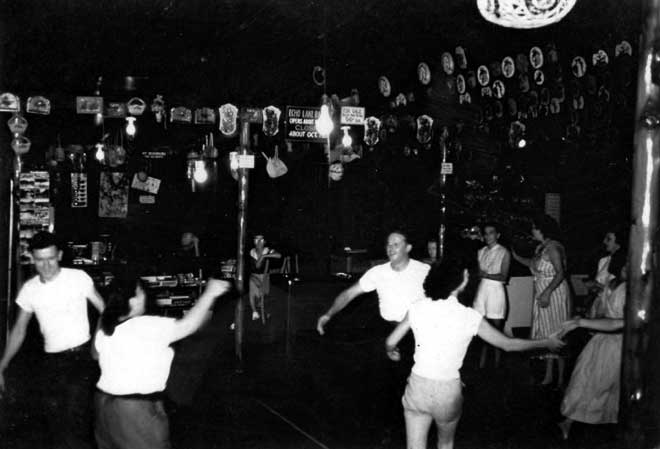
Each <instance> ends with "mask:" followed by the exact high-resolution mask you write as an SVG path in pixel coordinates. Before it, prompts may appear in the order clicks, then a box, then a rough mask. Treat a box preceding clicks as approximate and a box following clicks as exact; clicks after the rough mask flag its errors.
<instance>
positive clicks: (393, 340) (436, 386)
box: [385, 254, 564, 449]
mask: <svg viewBox="0 0 660 449" xmlns="http://www.w3.org/2000/svg"><path fill="white" fill-rule="evenodd" d="M474 259H475V258H474V255H473V254H465V255H463V254H461V255H458V256H455V255H448V256H447V257H445V258H443V260H442V261H441V262H440V263H437V264H434V265H433V266H432V267H431V270H430V272H429V274H428V276H427V277H426V280H425V281H424V292H425V293H426V296H427V298H426V299H424V300H420V301H417V302H415V303H413V304H412V305H411V306H410V309H409V311H408V314H407V315H406V318H405V319H404V320H403V321H402V322H401V323H400V324H399V325H398V326H397V327H396V328H395V329H394V331H393V332H392V333H391V334H390V335H389V337H388V338H387V340H386V343H385V347H386V351H387V355H388V357H389V358H390V359H392V360H394V361H398V360H400V359H401V356H400V354H399V350H398V348H397V345H398V343H399V342H400V341H401V339H402V338H403V337H404V336H405V335H406V334H407V333H408V331H409V330H410V329H412V331H413V334H414V337H415V364H414V366H413V368H412V371H411V373H410V377H408V384H407V386H406V391H405V393H404V395H403V398H402V403H403V407H404V418H405V421H406V439H407V448H408V449H420V448H426V441H427V436H428V431H429V429H430V427H431V423H432V422H433V421H435V423H436V426H437V427H438V448H439V449H451V448H453V446H454V432H455V430H456V426H457V424H458V420H459V418H460V417H461V411H462V407H463V395H462V391H461V389H462V387H461V379H460V374H459V369H460V367H461V366H462V364H463V359H464V358H465V353H466V352H467V348H468V345H469V344H470V341H471V340H472V338H473V337H474V336H475V335H479V337H481V338H482V339H483V340H485V341H486V342H488V343H490V344H492V345H494V346H497V347H498V348H500V349H503V350H505V351H524V350H529V349H541V348H548V349H551V350H557V349H559V348H561V347H562V346H563V345H564V343H563V342H562V341H561V340H559V339H558V338H557V337H556V336H549V337H548V338H545V339H543V340H524V339H519V338H509V337H507V336H506V335H504V334H502V333H501V332H500V331H498V330H497V329H495V328H494V327H493V326H492V325H491V324H489V323H488V321H487V320H485V319H484V318H483V316H482V315H481V314H479V312H477V311H476V310H474V309H472V308H470V307H466V306H465V305H463V304H461V303H459V302H458V299H457V298H458V296H460V295H461V293H463V292H464V291H465V290H466V287H467V285H468V282H469V281H470V280H472V281H475V280H478V276H475V273H478V271H477V268H476V261H475V260H474Z"/></svg>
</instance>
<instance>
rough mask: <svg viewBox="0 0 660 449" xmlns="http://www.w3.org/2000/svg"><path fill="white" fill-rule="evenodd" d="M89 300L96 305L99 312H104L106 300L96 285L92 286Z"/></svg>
mask: <svg viewBox="0 0 660 449" xmlns="http://www.w3.org/2000/svg"><path fill="white" fill-rule="evenodd" d="M87 300H88V301H89V302H90V303H91V304H92V305H93V306H94V308H95V309H96V310H98V311H99V313H103V310H104V309H105V302H104V301H103V297H101V295H100V294H99V292H98V291H97V290H96V288H95V287H92V291H91V292H90V293H89V295H88V296H87Z"/></svg>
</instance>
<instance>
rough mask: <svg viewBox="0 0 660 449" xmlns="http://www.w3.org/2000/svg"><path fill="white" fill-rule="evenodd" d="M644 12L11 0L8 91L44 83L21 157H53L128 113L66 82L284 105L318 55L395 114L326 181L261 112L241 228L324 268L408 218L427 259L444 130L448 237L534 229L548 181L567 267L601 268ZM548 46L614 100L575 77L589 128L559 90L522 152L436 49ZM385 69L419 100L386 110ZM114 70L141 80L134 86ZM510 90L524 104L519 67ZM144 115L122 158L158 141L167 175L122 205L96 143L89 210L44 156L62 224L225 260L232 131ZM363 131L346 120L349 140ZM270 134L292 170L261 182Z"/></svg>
mask: <svg viewBox="0 0 660 449" xmlns="http://www.w3.org/2000/svg"><path fill="white" fill-rule="evenodd" d="M640 9H641V8H640V5H639V2H634V1H624V2H617V1H606V2H596V1H594V0H582V1H580V2H578V4H577V5H576V6H575V8H574V10H573V11H572V12H571V13H570V14H569V15H568V16H567V17H566V18H565V19H564V20H563V21H562V22H560V23H559V24H556V25H551V26H548V27H545V28H542V29H537V30H511V29H505V28H501V27H498V26H495V25H492V24H489V23H488V22H486V21H485V20H483V19H482V18H481V16H480V15H479V13H478V11H477V8H476V2H471V1H459V0H451V1H443V2H438V1H425V0H418V1H409V2H400V1H392V0H389V1H388V0H386V1H364V2H349V1H339V0H332V1H326V2H315V1H287V0H280V1H265V2H257V1H234V0H231V1H214V2H211V1H202V0H195V1H187V2H179V1H114V2H109V1H100V2H93V3H91V2H84V1H70V0H69V1H52V2H47V3H43V2H37V1H24V2H20V3H13V2H4V3H3V5H2V10H1V11H0V12H2V18H3V27H2V35H1V38H2V44H3V49H4V52H3V61H2V69H1V70H2V89H3V90H5V91H11V92H14V93H16V94H18V95H20V96H21V98H22V99H23V100H25V99H26V98H27V97H28V96H30V95H38V94H41V95H45V96H47V97H48V98H50V99H51V102H52V105H53V111H52V113H51V115H50V116H36V115H28V116H27V118H28V120H29V123H30V125H29V128H28V132H27V135H28V137H29V138H30V139H31V140H32V142H33V146H32V149H31V151H30V153H29V155H28V156H27V158H26V167H27V168H39V167H45V166H47V162H46V157H45V155H46V154H47V152H48V151H49V149H52V148H54V147H55V146H57V145H58V144H61V145H62V146H63V147H65V148H67V147H68V146H69V145H73V144H82V145H86V146H90V148H91V145H93V144H94V143H96V142H98V141H99V139H100V138H101V137H102V136H103V135H108V136H109V137H108V139H109V140H110V141H115V142H116V141H119V140H123V139H124V137H123V136H122V133H123V131H122V130H123V127H124V121H123V119H106V120H105V123H104V126H103V127H99V126H95V125H94V124H93V123H92V117H91V116H84V115H76V114H75V110H74V97H75V96H76V95H92V94H94V92H95V90H97V89H98V90H99V91H100V94H101V95H102V96H103V97H104V98H105V99H106V101H127V100H128V98H130V97H133V96H140V97H142V98H143V99H145V101H146V102H147V104H148V105H149V104H150V103H151V100H152V99H153V98H154V96H155V95H156V94H162V95H164V98H165V101H166V109H169V108H170V107H173V106H179V105H183V106H186V107H189V108H193V109H194V108H196V107H202V106H212V107H217V106H219V105H220V104H223V103H226V102H232V103H234V104H236V105H238V106H256V107H264V106H266V105H271V104H272V105H276V106H278V107H279V108H280V109H282V111H284V109H285V106H286V105H291V104H294V105H318V104H319V101H320V96H321V95H322V94H323V91H324V90H323V87H320V86H317V85H315V84H314V82H313V79H312V69H313V67H314V66H316V65H320V66H323V65H325V67H326V73H327V86H326V91H327V93H328V94H337V96H338V97H339V98H344V97H347V96H348V95H349V94H350V91H351V89H352V88H357V89H358V90H359V93H360V104H361V106H365V107H366V108H367V115H375V116H377V117H381V118H385V117H387V116H388V115H392V116H394V117H395V118H397V119H398V122H399V126H398V128H397V129H396V130H394V132H391V133H387V134H386V135H385V136H384V138H382V139H381V142H380V143H379V144H378V145H377V146H376V147H374V148H373V149H369V148H366V147H364V148H363V150H364V153H363V157H362V159H361V160H357V161H355V162H352V163H350V164H346V165H345V175H344V178H343V180H342V181H339V182H333V183H330V185H329V187H328V182H327V177H326V170H327V165H325V156H324V154H323V152H324V148H323V146H322V145H320V144H307V143H295V144H294V145H293V146H292V151H291V152H287V151H284V149H285V144H284V142H283V137H282V135H283V134H284V133H283V131H284V125H283V124H282V122H280V130H281V131H280V133H279V134H278V135H276V136H275V137H272V138H268V137H266V136H264V135H263V133H261V132H260V129H259V128H260V127H259V126H258V125H253V128H252V130H251V134H253V135H256V136H257V138H256V140H254V139H253V150H254V151H255V154H257V156H258V157H257V167H256V169H255V170H252V172H251V183H250V206H249V207H250V209H249V218H248V223H249V224H248V227H249V230H250V232H252V233H256V232H259V233H265V234H266V236H267V238H268V239H269V240H270V241H271V242H272V243H273V244H275V245H277V246H278V247H281V248H282V249H284V250H289V249H290V250H291V251H297V252H299V253H301V254H303V255H304V256H305V257H306V259H307V261H308V262H309V263H307V264H306V266H307V267H308V268H309V269H312V268H313V269H314V270H320V271H323V270H324V269H325V268H326V263H325V261H326V260H327V256H328V254H329V253H337V252H338V251H339V250H340V249H341V248H343V247H345V246H350V247H353V248H367V249H369V250H370V253H371V255H372V256H373V257H379V256H380V255H381V254H382V249H381V248H382V242H383V237H384V234H385V233H386V232H387V230H388V229H390V228H391V227H393V226H404V227H406V228H409V229H410V230H411V231H412V235H413V238H414V240H415V242H416V243H418V244H417V245H416V249H417V250H419V252H418V254H417V255H418V256H420V257H421V256H423V253H422V252H421V250H422V248H423V247H424V244H423V243H424V240H425V239H427V238H429V237H430V236H432V235H434V234H437V228H438V225H439V220H440V211H439V198H438V196H437V195H433V194H429V193H428V190H429V187H431V186H432V185H433V184H434V183H435V182H437V179H438V167H439V161H440V154H441V151H440V141H439V135H440V130H441V128H442V126H447V127H448V129H449V132H450V137H449V140H448V143H449V150H450V151H449V160H450V161H451V162H454V164H455V173H456V174H455V175H453V176H452V177H450V180H449V185H448V187H447V189H446V193H447V194H448V209H447V211H448V218H447V220H448V228H449V232H450V234H453V235H455V234H458V231H459V230H460V229H461V228H463V227H464V226H469V225H471V224H473V223H479V222H483V221H485V220H487V219H497V220H498V221H500V222H502V223H504V225H505V228H506V229H505V236H506V237H509V241H510V239H511V238H512V237H513V238H516V237H519V236H522V235H525V234H527V232H528V231H527V227H526V221H525V218H526V217H527V216H529V215H530V214H531V213H533V212H535V211H538V210H542V209H543V201H544V195H545V193H546V192H557V193H560V194H561V197H562V220H561V221H562V223H561V224H562V227H563V231H564V239H565V240H566V243H567V248H568V250H569V264H572V265H573V266H574V269H576V270H579V269H583V268H584V267H590V266H591V265H593V261H594V258H595V256H596V254H595V253H596V252H597V249H596V248H598V247H599V242H600V240H601V238H602V235H601V234H602V232H603V231H604V229H605V226H606V225H607V224H609V223H611V222H615V223H619V222H625V220H626V218H627V216H628V211H629V206H628V204H629V188H628V186H629V179H630V172H629V165H630V164H629V158H630V155H631V153H632V151H631V150H632V124H633V107H634V106H633V103H634V87H635V86H634V83H633V82H632V81H633V79H634V78H635V73H636V68H635V67H636V58H637V53H636V47H637V40H638V37H639V30H640V25H641V20H640V16H641V14H640ZM622 39H626V40H628V41H629V42H630V43H631V44H632V47H633V57H632V58H628V59H626V60H625V61H624V60H617V61H615V58H614V47H615V45H616V44H617V43H618V42H620V41H621V40H622ZM549 44H554V45H555V46H556V48H557V50H558V53H559V59H560V64H559V65H560V66H561V67H562V68H563V80H562V82H563V85H565V87H566V89H567V91H568V90H569V83H570V82H571V81H573V80H574V79H573V76H572V75H571V74H570V61H571V59H572V58H573V57H574V56H576V55H582V56H584V57H585V59H586V60H587V62H588V66H589V69H588V74H589V75H593V77H594V80H595V82H596V83H597V85H598V87H600V86H605V87H607V88H608V90H609V92H610V93H611V101H609V102H608V103H607V104H603V102H601V101H599V100H598V98H596V97H595V96H593V98H591V97H590V96H589V94H588V93H587V92H586V89H587V83H588V80H587V79H586V78H587V77H585V78H582V79H580V80H577V81H578V84H579V87H580V88H581V89H582V90H583V93H584V94H585V103H586V105H585V109H584V110H583V111H581V112H580V117H579V118H578V119H577V120H578V121H579V125H580V128H581V134H580V135H579V136H577V137H574V138H570V139H567V137H570V136H568V133H567V125H568V124H570V123H571V121H572V120H574V117H573V116H572V115H571V114H570V112H569V110H568V109H569V108H567V107H566V105H564V107H563V110H562V112H561V113H560V114H558V115H549V116H548V117H544V118H537V119H532V118H529V119H527V120H523V121H524V122H525V123H526V125H527V127H528V137H529V139H528V140H530V144H529V145H528V147H527V148H525V149H523V150H516V149H513V148H511V147H510V146H509V145H508V143H507V131H508V124H509V122H510V121H511V120H510V119H509V118H508V117H506V114H505V117H504V118H503V119H499V120H498V119H493V120H484V119H483V116H484V112H485V111H486V110H487V109H488V108H489V107H492V102H491V101H490V100H487V99H480V98H479V95H478V94H477V93H476V92H473V99H474V101H473V104H472V105H461V104H459V103H458V99H457V95H456V93H455V89H454V87H453V81H454V80H453V78H451V77H447V76H445V75H444V74H443V73H442V71H441V69H440V67H439V62H440V55H441V54H442V52H444V51H449V52H451V53H453V49H454V48H455V47H456V46H457V45H461V46H462V47H464V48H465V51H466V54H467V58H468V68H469V69H471V70H476V67H477V66H478V65H480V64H487V65H488V64H490V63H491V62H496V61H497V62H499V61H501V60H502V58H503V57H504V56H507V55H510V56H513V57H514V58H515V55H516V54H518V53H522V54H525V55H526V54H528V52H529V48H531V47H532V46H534V45H538V46H539V47H541V48H542V49H543V50H544V51H545V49H546V47H547V45H549ZM600 48H603V49H605V50H606V51H607V53H608V54H609V56H610V61H611V63H610V66H609V67H608V68H607V69H606V70H603V71H597V70H596V69H595V68H593V67H592V66H591V64H590V59H591V57H590V55H591V54H592V53H594V52H595V51H597V50H598V49H600ZM420 61H426V62H427V63H428V64H429V66H430V67H431V70H432V74H433V78H432V82H431V84H430V85H429V86H428V87H424V86H421V85H420V84H419V82H417V80H416V66H417V64H418V63H419V62H420ZM615 62H616V63H615ZM546 66H547V63H546ZM544 69H545V67H544ZM380 75H387V76H388V77H389V79H390V81H391V82H392V87H393V95H392V97H394V96H395V95H396V94H398V93H400V92H401V93H404V94H409V93H413V94H414V95H415V101H414V102H411V103H409V104H407V105H406V106H399V107H393V106H392V105H391V104H390V102H391V100H392V98H389V99H385V98H383V97H382V96H381V95H380V94H379V93H378V90H377V79H378V77H379V76H380ZM126 76H132V77H134V84H133V85H132V86H131V87H130V90H129V89H127V87H128V86H127V84H126V81H125V77H126ZM99 77H102V81H101V82H100V83H99ZM546 77H547V78H548V81H547V86H548V87H549V88H552V87H553V86H554V85H555V84H556V81H557V80H555V79H552V78H551V76H550V73H549V72H548V73H547V74H546ZM553 83H555V84H553ZM537 90H538V89H537ZM507 91H508V92H509V93H508V94H507V96H512V97H515V98H517V99H518V101H519V102H520V101H522V96H520V95H521V93H520V92H518V91H517V87H516V85H515V84H514V83H513V82H510V83H509V84H507ZM567 95H568V93H567ZM505 107H506V105H505ZM424 113H425V114H429V115H430V116H432V117H433V118H434V120H435V123H434V138H433V140H432V143H431V145H430V147H429V148H424V147H423V146H421V145H419V144H418V143H417V141H416V140H415V139H414V128H411V127H410V125H409V124H410V123H411V121H413V120H414V117H416V116H418V115H420V114H424ZM2 115H3V116H6V118H9V115H8V114H6V113H4V114H2ZM137 123H138V136H137V137H136V139H135V140H134V141H132V142H129V141H127V140H123V143H124V145H125V146H126V148H127V150H128V151H129V158H128V162H127V163H126V164H125V166H122V167H120V168H118V169H117V170H120V171H126V172H128V173H129V174H132V173H134V172H135V171H136V170H137V169H139V168H143V167H144V166H145V161H144V160H143V159H142V158H141V156H140V154H141V152H142V151H149V150H152V149H154V148H165V149H166V150H167V152H168V157H167V158H166V159H164V160H160V161H152V162H151V163H149V165H148V166H147V168H148V170H147V171H148V172H149V174H150V175H152V176H155V177H160V178H162V179H163V185H162V187H161V192H160V193H159V194H158V196H157V202H156V205H154V206H144V205H139V204H137V198H136V195H134V194H135V191H131V195H132V196H131V205H130V206H129V214H128V217H127V218H126V219H99V218H98V216H97V204H96V201H97V196H96V192H95V190H94V189H95V188H96V186H97V185H98V182H97V178H98V172H99V170H104V169H107V167H100V166H98V164H96V162H95V161H94V160H93V152H91V150H88V154H87V156H88V160H87V163H86V164H85V167H84V171H87V172H88V173H89V175H90V180H89V185H90V204H89V207H88V208H87V209H83V210H72V209H71V208H69V207H68V206H67V205H68V203H69V197H68V191H69V187H68V184H67V182H68V179H69V177H68V172H69V171H71V170H72V169H74V168H72V167H70V166H67V165H66V164H60V165H59V166H57V167H56V168H51V169H52V171H53V174H54V177H53V184H54V188H55V189H54V192H53V201H54V202H55V203H56V204H57V205H58V207H57V217H56V228H57V231H58V232H59V233H61V234H63V235H64V236H65V237H66V238H67V239H74V240H80V241H87V240H90V239H93V238H95V237H96V236H97V235H98V234H100V233H104V232H111V233H112V234H113V237H114V238H115V239H117V240H119V241H124V242H132V243H128V246H132V249H133V250H134V252H135V254H142V255H144V254H150V252H152V251H153V252H159V251H162V248H164V247H169V246H174V245H175V244H176V241H177V240H178V236H179V234H180V232H181V231H182V230H183V229H187V228H191V229H194V230H195V231H196V232H197V233H198V234H200V236H201V237H202V240H203V250H204V251H205V252H206V253H207V254H211V255H221V256H231V255H232V254H233V253H234V251H235V241H236V237H235V234H236V231H235V222H236V197H237V193H236V184H235V182H234V181H233V179H232V178H231V177H230V176H229V171H228V170H227V154H228V152H229V151H232V150H234V149H235V148H236V146H237V145H238V138H237V137H234V138H224V137H222V136H221V134H220V133H219V132H218V131H217V128H215V127H212V126H201V125H177V124H171V123H168V126H167V129H165V128H164V127H163V126H162V125H161V124H158V123H156V122H155V120H154V117H153V116H152V115H151V114H150V113H146V114H145V115H144V116H143V117H140V118H139V120H138V122H137ZM212 131H215V138H216V140H215V143H216V147H217V148H218V149H219V150H220V151H219V153H220V157H219V158H218V160H217V161H216V163H217V167H218V168H217V177H214V178H213V179H212V182H210V183H209V185H208V186H206V187H205V188H203V189H202V191H201V192H195V193H192V192H191V191H190V187H189V181H188V180H187V179H186V178H185V156H186V154H187V153H188V152H189V151H190V150H192V149H196V150H198V149H199V148H201V145H202V143H203V141H204V136H205V135H206V134H208V133H209V132H212ZM360 133H361V130H358V129H357V128H356V129H354V130H353V134H354V137H358V135H359V134H360ZM337 136H339V134H335V138H336V137H337ZM358 140H359V139H358ZM358 144H360V142H359V141H358ZM275 145H278V146H279V148H280V154H281V157H282V159H283V160H284V161H285V163H286V164H287V165H288V167H289V173H288V174H287V175H286V176H284V177H282V178H278V179H274V180H273V179H271V178H269V177H268V176H267V175H266V172H265V169H264V167H265V162H266V161H265V159H264V158H262V157H259V154H260V153H261V152H262V151H263V152H265V153H266V154H268V155H270V156H272V154H273V148H274V146H275ZM333 145H334V140H333ZM405 147H408V148H409V149H410V155H407V154H408V153H407V152H406V150H405ZM494 175H495V176H497V178H495V179H494V178H493V176H494ZM431 190H432V191H433V190H434V189H431ZM435 191H436V192H437V189H436V190H435ZM125 246H126V245H125Z"/></svg>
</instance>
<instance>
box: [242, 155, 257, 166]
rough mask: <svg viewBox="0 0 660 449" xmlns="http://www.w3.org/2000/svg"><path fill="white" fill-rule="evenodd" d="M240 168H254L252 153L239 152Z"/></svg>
mask: <svg viewBox="0 0 660 449" xmlns="http://www.w3.org/2000/svg"><path fill="white" fill-rule="evenodd" d="M238 168H254V155H252V154H239V155H238Z"/></svg>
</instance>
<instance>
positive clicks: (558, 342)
mask: <svg viewBox="0 0 660 449" xmlns="http://www.w3.org/2000/svg"><path fill="white" fill-rule="evenodd" d="M562 335H563V334H562V329H560V330H558V331H557V332H555V333H553V334H551V335H548V338H547V339H546V340H547V346H548V349H549V350H551V351H559V350H560V349H561V348H563V347H564V346H566V342H564V341H562V339H561V337H562Z"/></svg>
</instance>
